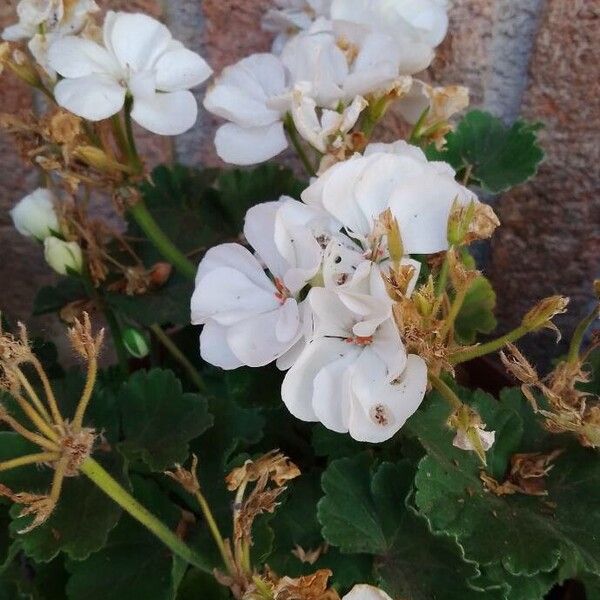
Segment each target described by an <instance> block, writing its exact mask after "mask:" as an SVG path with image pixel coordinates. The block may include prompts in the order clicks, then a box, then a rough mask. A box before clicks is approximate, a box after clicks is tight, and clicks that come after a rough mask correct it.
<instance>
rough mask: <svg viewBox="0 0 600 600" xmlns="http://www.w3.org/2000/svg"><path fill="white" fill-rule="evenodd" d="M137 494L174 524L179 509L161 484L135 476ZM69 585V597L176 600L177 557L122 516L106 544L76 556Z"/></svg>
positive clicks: (146, 532)
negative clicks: (89, 553) (79, 557)
mask: <svg viewBox="0 0 600 600" xmlns="http://www.w3.org/2000/svg"><path fill="white" fill-rule="evenodd" d="M132 483H133V487H134V495H135V497H136V499H137V500H139V501H140V502H141V503H142V504H143V505H144V506H145V507H147V508H148V509H149V510H151V511H152V512H153V513H154V514H155V515H156V516H158V517H159V518H160V519H161V520H162V521H163V522H165V523H166V524H167V525H168V526H170V527H171V528H174V527H175V526H176V525H177V521H178V519H179V516H180V515H179V511H178V510H177V508H176V507H175V506H174V505H173V504H172V503H171V502H170V501H169V500H168V498H167V497H166V496H164V495H163V494H162V493H161V492H160V490H159V489H158V486H156V484H154V483H153V482H151V481H146V480H143V479H141V478H139V477H134V478H133V479H132ZM69 568H70V570H71V572H72V576H71V579H70V580H69V584H68V586H67V593H68V597H69V600H123V599H124V598H131V599H132V600H133V599H137V598H139V599H140V600H142V599H143V600H172V599H173V598H174V597H175V590H174V584H173V579H172V570H173V557H172V556H171V554H170V553H169V551H168V550H167V549H165V547H164V545H163V544H162V543H161V542H160V541H159V540H158V539H157V538H156V537H155V536H154V535H153V534H152V533H150V532H149V531H148V530H147V529H145V528H144V527H142V526H141V525H140V524H139V523H138V522H137V521H134V520H133V519H132V518H131V517H129V516H124V517H123V519H122V520H121V522H120V523H119V525H118V526H117V527H116V528H115V530H114V531H113V532H112V533H111V535H110V537H109V539H108V542H107V543H106V545H105V546H104V547H103V548H102V550H100V551H99V552H97V553H96V554H93V555H92V556H90V557H89V558H88V559H87V560H85V561H83V562H78V563H76V562H72V563H71V564H70V567H69Z"/></svg>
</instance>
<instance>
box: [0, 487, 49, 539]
mask: <svg viewBox="0 0 600 600" xmlns="http://www.w3.org/2000/svg"><path fill="white" fill-rule="evenodd" d="M0 496H4V497H5V498H9V499H10V500H11V501H12V502H14V503H15V504H22V505H23V506H24V508H23V510H22V511H21V512H20V513H19V517H27V516H29V515H34V518H33V521H32V522H31V523H30V524H29V525H28V526H27V527H25V529H21V530H20V531H19V532H18V533H21V534H24V533H28V532H30V531H32V530H33V529H35V528H36V527H39V526H40V525H43V524H44V523H45V522H46V521H47V520H48V518H49V517H50V515H51V514H52V512H53V511H54V508H55V507H56V503H55V502H54V501H53V500H52V499H51V498H50V497H48V496H45V495H39V494H29V493H27V492H17V493H15V492H13V491H12V490H11V489H10V488H8V487H6V486H5V485H2V484H0Z"/></svg>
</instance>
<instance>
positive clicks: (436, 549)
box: [318, 454, 482, 600]
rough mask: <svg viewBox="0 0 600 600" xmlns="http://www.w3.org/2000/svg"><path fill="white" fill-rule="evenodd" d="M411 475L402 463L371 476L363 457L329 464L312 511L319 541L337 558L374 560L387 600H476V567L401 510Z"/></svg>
mask: <svg viewBox="0 0 600 600" xmlns="http://www.w3.org/2000/svg"><path fill="white" fill-rule="evenodd" d="M413 474H414V471H413V468H412V467H411V466H410V465H409V464H408V463H404V462H403V463H399V464H392V463H384V464H382V465H381V466H380V467H379V468H378V469H377V470H376V471H375V472H373V465H372V461H371V459H370V457H369V455H367V454H361V455H358V456H355V457H353V458H343V459H340V460H337V461H334V462H332V463H331V464H330V465H329V467H328V468H327V470H326V471H325V474H324V475H323V479H322V485H323V490H324V491H325V497H324V498H323V499H322V500H321V501H320V502H319V506H318V516H319V521H320V522H321V524H322V525H323V535H324V537H325V539H326V540H327V541H328V542H329V543H330V544H332V545H334V546H339V548H340V550H341V551H342V552H350V553H352V552H357V551H358V552H369V553H373V554H375V555H376V558H375V564H376V572H377V575H378V577H379V580H380V585H381V586H382V587H383V588H384V589H385V590H387V591H388V592H389V593H390V594H391V595H392V596H393V597H397V598H410V599H411V600H430V599H431V598H436V600H455V599H456V598H461V599H465V600H467V599H468V600H471V599H476V598H482V594H480V593H479V592H477V591H475V590H473V589H472V588H470V587H469V585H468V580H469V579H470V578H472V577H474V576H476V575H477V574H478V571H477V569H476V566H475V565H473V564H470V563H468V562H466V561H465V560H464V558H463V556H462V551H461V549H460V547H459V546H457V544H456V543H455V541H454V540H453V539H452V538H451V537H448V536H444V535H433V534H432V533H431V531H430V530H429V528H428V526H427V522H426V521H425V520H424V519H422V518H420V517H418V516H417V515H416V513H415V512H414V511H413V510H412V509H410V508H409V507H407V505H406V499H407V497H408V495H409V493H410V490H411V486H412V480H413Z"/></svg>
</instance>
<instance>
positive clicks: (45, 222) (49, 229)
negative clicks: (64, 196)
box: [10, 188, 60, 241]
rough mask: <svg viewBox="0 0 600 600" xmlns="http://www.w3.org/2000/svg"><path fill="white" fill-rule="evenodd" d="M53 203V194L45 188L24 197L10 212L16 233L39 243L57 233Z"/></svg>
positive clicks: (57, 225)
mask: <svg viewBox="0 0 600 600" xmlns="http://www.w3.org/2000/svg"><path fill="white" fill-rule="evenodd" d="M54 202H55V198H54V194H53V193H52V192H51V191H50V190H48V189H46V188H38V189H37V190H35V192H32V193H31V194H29V195H27V196H25V198H23V199H22V200H21V201H20V202H19V203H18V204H17V205H16V206H15V207H14V208H13V209H12V210H11V211H10V216H11V218H12V220H13V223H14V225H15V227H16V229H17V231H18V232H19V233H20V234H21V235H24V236H25V237H29V238H35V239H37V240H40V241H43V240H45V239H46V238H47V237H49V236H51V235H54V234H56V233H59V231H60V225H59V223H58V216H57V215H56V210H55V209H54Z"/></svg>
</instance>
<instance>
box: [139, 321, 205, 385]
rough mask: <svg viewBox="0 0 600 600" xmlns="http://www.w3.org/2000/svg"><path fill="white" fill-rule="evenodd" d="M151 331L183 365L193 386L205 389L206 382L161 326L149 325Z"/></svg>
mask: <svg viewBox="0 0 600 600" xmlns="http://www.w3.org/2000/svg"><path fill="white" fill-rule="evenodd" d="M150 329H151V330H152V333H154V335H155V336H156V337H157V339H158V341H159V342H160V343H161V344H162V345H163V346H164V347H165V348H166V349H167V350H168V351H169V353H170V354H171V356H172V357H173V358H174V359H175V360H176V361H177V362H178V363H179V364H180V365H181V366H182V367H183V369H184V370H185V372H186V373H187V374H188V376H189V378H190V379H191V380H192V381H193V382H194V384H195V386H196V387H197V388H198V389H199V390H200V391H201V392H205V391H206V384H205V383H204V381H203V379H202V377H201V376H200V373H198V370H197V369H196V367H194V365H193V364H192V363H191V362H190V361H189V360H188V358H187V357H186V356H185V354H183V352H182V351H181V350H180V349H179V348H178V347H177V344H175V342H174V341H173V340H172V339H171V338H170V337H169V336H168V335H167V334H166V333H165V332H164V331H163V329H162V327H161V326H160V325H158V324H156V323H155V324H154V325H151V326H150Z"/></svg>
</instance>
